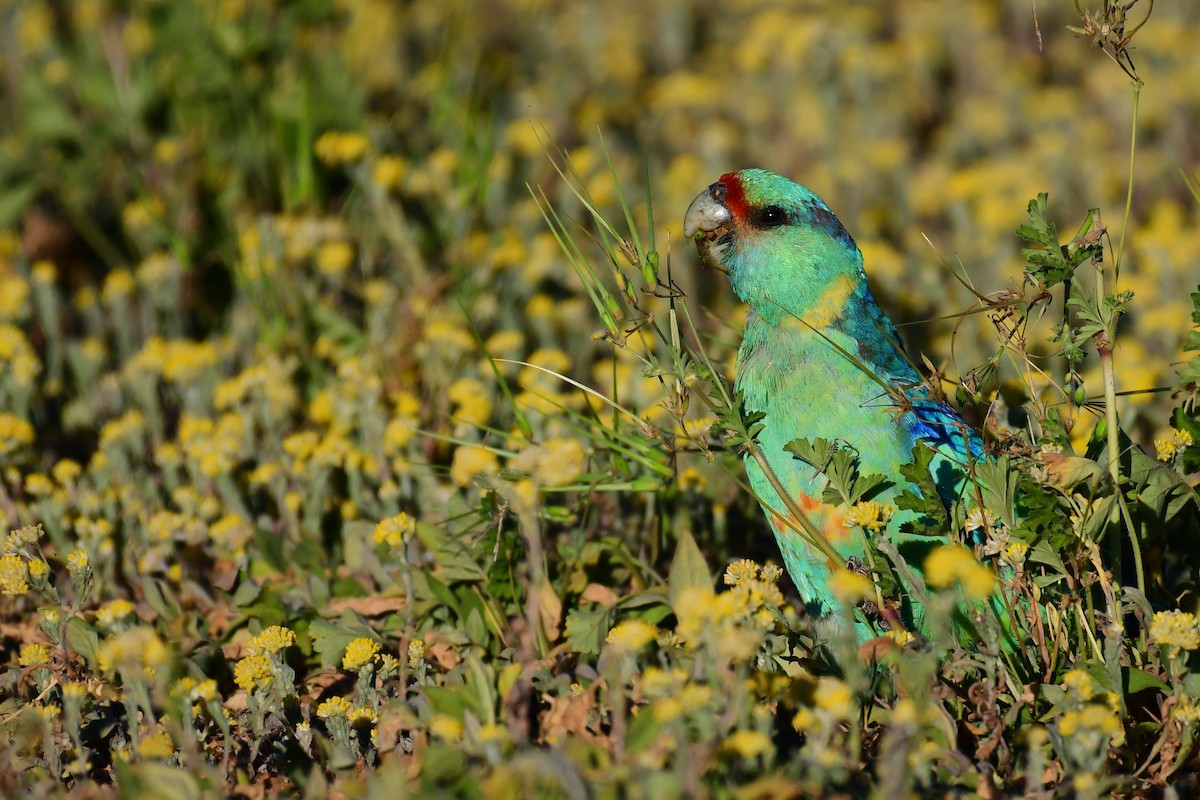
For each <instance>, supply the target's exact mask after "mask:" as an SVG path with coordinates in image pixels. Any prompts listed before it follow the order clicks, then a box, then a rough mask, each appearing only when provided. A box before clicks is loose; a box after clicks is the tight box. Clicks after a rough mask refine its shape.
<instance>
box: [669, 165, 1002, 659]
mask: <svg viewBox="0 0 1200 800" xmlns="http://www.w3.org/2000/svg"><path fill="white" fill-rule="evenodd" d="M684 235H685V237H687V238H689V239H694V240H695V242H696V245H697V249H698V251H699V255H700V258H701V261H702V262H704V263H705V264H707V265H708V266H710V267H712V268H715V269H717V270H719V271H721V272H724V273H725V274H726V276H727V277H728V280H729V283H730V285H731V287H732V289H733V291H734V293H735V294H736V295H737V296H738V298H739V299H740V300H741V301H742V302H744V303H745V304H746V305H747V306H748V307H749V308H748V311H747V317H746V322H745V326H744V330H743V332H742V342H741V346H740V348H739V350H738V354H737V361H736V378H735V381H734V386H735V389H736V391H737V393H738V395H739V396H740V397H741V398H742V402H743V404H744V407H745V410H746V412H747V413H748V414H753V415H761V418H760V419H759V422H760V423H761V428H760V430H759V431H758V433H757V437H756V442H757V444H758V447H759V449H760V451H761V454H762V457H763V459H764V460H765V462H766V464H767V465H768V466H769V468H770V471H771V472H773V473H774V477H775V478H777V480H775V481H772V480H771V478H770V477H769V476H768V474H767V473H766V471H764V469H763V468H762V466H761V464H760V462H759V460H758V459H757V458H756V457H754V456H753V455H752V454H751V453H749V452H746V453H745V455H744V457H743V461H744V466H745V469H746V472H747V477H748V479H749V484H750V487H751V489H752V490H753V492H754V494H755V496H756V497H757V498H758V499H759V502H760V504H761V506H762V508H763V511H764V512H765V514H766V517H767V519H768V522H769V524H770V526H771V528H772V530H773V532H774V534H775V539H776V541H777V543H778V545H779V549H780V553H781V555H782V557H783V561H784V566H785V567H786V569H787V571H788V574H789V575H790V576H791V578H792V581H793V583H794V584H795V586H796V589H797V591H798V592H799V594H800V597H801V599H802V601H803V602H804V604H805V606H806V608H807V610H808V612H809V614H811V615H814V616H815V617H817V618H824V619H830V618H840V612H841V611H842V606H841V604H840V603H839V602H838V601H837V599H836V598H835V596H834V594H833V593H832V592H831V591H830V588H829V584H828V581H829V579H830V577H831V576H832V575H833V573H834V572H835V571H837V570H842V569H849V570H851V571H857V572H859V573H860V574H865V573H866V570H865V569H864V566H863V565H864V560H865V559H867V558H868V555H867V553H866V552H865V551H866V549H867V546H866V540H865V536H867V535H871V536H887V537H889V538H890V540H891V541H892V542H893V543H894V544H895V545H896V547H897V551H898V552H899V553H900V555H901V556H902V557H903V558H904V559H905V562H906V563H907V564H908V565H910V566H911V567H913V568H915V569H917V570H919V569H920V567H921V564H922V563H923V562H924V557H925V555H927V554H928V552H930V551H931V550H932V549H933V548H934V547H936V546H938V545H941V544H946V543H947V542H948V539H947V538H946V537H945V536H944V535H942V536H938V535H930V534H928V533H922V534H917V533H913V532H909V533H906V532H904V531H902V529H901V526H902V525H903V523H904V522H906V521H910V520H912V519H913V518H914V517H916V516H917V514H916V512H913V511H904V510H896V509H894V508H893V509H891V510H893V511H895V513H893V514H892V516H891V517H890V518H888V519H883V518H882V517H883V515H880V517H881V518H880V519H878V520H876V521H874V523H873V524H871V525H863V526H862V531H863V533H862V534H859V533H858V532H857V530H858V526H857V525H856V524H855V523H854V522H853V521H852V519H851V518H848V513H849V511H848V509H846V508H845V507H844V506H843V504H840V503H839V504H834V503H829V502H826V499H827V498H824V499H823V494H824V492H825V488H826V486H827V478H826V477H825V475H824V474H822V473H821V472H820V471H819V470H818V469H816V468H815V467H813V466H812V465H810V464H808V463H806V462H805V461H803V460H801V459H798V458H796V457H795V455H794V454H793V453H792V452H789V450H788V449H787V445H788V444H789V443H791V442H793V441H794V440H796V439H800V438H803V439H808V440H810V441H812V440H816V439H825V440H827V441H828V442H835V443H837V445H838V446H840V447H848V448H850V449H851V450H852V451H853V452H855V453H856V454H857V458H858V467H859V469H860V470H861V471H862V473H863V474H867V473H876V474H879V475H882V476H883V477H885V478H886V479H887V480H886V482H884V483H883V484H882V485H881V487H880V488H879V490H878V492H877V493H876V494H875V495H874V496H873V497H872V498H871V500H872V501H874V502H877V503H879V504H880V506H884V505H889V504H891V503H893V502H894V500H895V499H896V497H897V496H898V495H899V494H900V493H902V492H903V491H904V490H905V489H907V488H912V486H911V484H910V483H909V482H908V481H907V480H906V479H905V478H904V477H903V476H902V474H901V471H900V467H901V466H902V465H904V464H907V463H909V462H911V461H912V460H913V453H914V446H915V445H917V444H918V443H925V444H926V445H928V446H929V447H930V448H931V449H932V451H933V453H934V455H933V460H932V461H931V471H932V477H933V479H934V481H935V483H936V487H937V491H938V495H939V496H940V499H941V501H942V502H943V503H945V504H946V505H947V506H949V505H950V504H951V503H952V502H953V501H954V500H955V498H956V497H959V496H960V495H962V494H963V493H964V492H967V491H968V490H969V486H970V475H971V471H972V466H973V464H975V463H977V462H978V461H980V460H982V459H984V458H986V457H987V456H986V455H985V452H984V445H983V442H982V439H981V438H980V436H979V434H978V432H976V431H975V430H974V429H973V428H971V427H970V426H969V425H967V423H966V422H965V421H964V420H963V418H962V417H961V416H960V415H959V413H958V412H957V411H956V410H955V409H954V408H953V407H951V406H950V405H949V404H948V403H947V402H946V401H945V400H943V399H941V398H940V397H938V396H935V395H934V394H933V392H932V390H931V388H930V387H929V386H928V385H927V384H925V383H924V382H923V381H922V379H921V376H920V374H919V373H918V371H917V370H916V368H915V367H914V366H913V364H912V362H911V360H910V359H909V358H908V356H907V355H906V353H905V350H904V347H903V345H902V343H901V340H900V336H899V334H898V332H897V330H896V327H895V325H894V324H893V323H892V321H891V320H890V319H889V318H888V316H887V315H886V314H885V313H884V311H883V309H882V308H881V307H880V305H879V303H878V302H877V301H876V299H875V296H874V294H873V293H872V292H871V288H870V286H869V285H868V283H867V276H866V272H865V271H864V268H863V258H862V253H861V252H860V251H859V249H858V245H857V244H855V241H854V239H853V238H852V237H851V235H850V233H849V232H848V231H847V230H846V228H845V227H844V226H843V225H842V223H841V221H840V220H839V219H838V217H837V216H836V215H835V214H834V212H833V211H831V210H830V208H829V206H827V205H826V204H825V202H824V201H823V200H821V198H820V197H818V196H817V195H816V194H814V193H813V192H812V191H810V190H809V189H807V188H805V187H804V186H801V185H800V184H798V183H795V182H793V181H791V180H789V179H788V178H785V177H783V176H781V175H778V174H775V173H773V172H769V171H766V170H762V169H745V170H742V171H740V172H731V173H728V174H725V175H722V176H721V177H720V179H718V180H717V181H716V182H715V183H713V184H712V185H710V186H709V187H708V188H707V189H705V190H704V191H703V192H701V193H700V194H699V195H698V196H697V197H696V199H695V200H694V201H693V202H692V203H691V205H690V206H689V208H688V209H687V213H686V215H685V218H684ZM781 490H782V492H783V493H785V494H786V495H787V496H788V498H789V500H790V501H791V502H790V503H789V502H785V500H784V498H783V497H781V495H780V491H781ZM797 508H798V509H800V510H801V511H802V512H803V515H804V516H805V517H807V522H808V524H809V526H810V529H813V528H815V529H816V531H817V532H819V535H820V536H821V537H823V538H824V540H825V541H826V542H828V543H829V545H831V546H832V550H831V549H830V548H824V549H822V548H819V547H816V546H814V545H813V544H812V542H811V540H806V538H805V537H804V536H802V535H801V534H800V533H799V532H798V531H797V527H799V526H798V525H797V520H796V519H795V518H794V517H795V516H796V515H795V513H794V512H795V509H797ZM876 508H878V507H876ZM789 509H791V510H789ZM868 528H869V529H870V530H868ZM833 551H836V554H837V556H838V559H839V560H840V562H841V563H838V562H837V561H835V560H834V558H833V557H832V552H833ZM884 605H885V606H886V608H874V607H872V606H871V604H870V603H864V604H862V605H860V606H859V609H860V610H864V617H865V618H866V619H870V620H871V621H873V622H874V621H878V622H879V623H880V624H879V627H881V628H883V629H884V630H888V629H889V628H892V627H896V626H897V625H899V626H901V627H904V628H905V629H911V630H916V631H924V629H925V619H924V609H923V608H921V607H920V604H919V603H917V602H916V601H915V600H913V599H912V598H911V597H901V598H898V599H895V600H894V601H891V602H888V603H885V604H884ZM889 612H890V613H889ZM861 621H862V620H861V619H860V622H861ZM856 629H857V632H858V633H859V638H860V639H866V638H868V637H869V636H870V635H873V634H872V633H871V628H870V627H869V626H867V625H863V624H858V625H856ZM864 631H865V632H864Z"/></svg>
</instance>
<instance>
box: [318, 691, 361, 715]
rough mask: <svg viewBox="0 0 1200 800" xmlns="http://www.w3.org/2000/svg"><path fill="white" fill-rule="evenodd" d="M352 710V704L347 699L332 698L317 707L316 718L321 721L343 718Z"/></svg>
mask: <svg viewBox="0 0 1200 800" xmlns="http://www.w3.org/2000/svg"><path fill="white" fill-rule="evenodd" d="M352 708H354V704H353V703H351V702H350V700H349V698H346V697H340V696H336V695H335V696H334V697H330V698H328V699H327V700H324V701H322V702H321V704H320V705H319V706H317V716H318V717H320V718H321V719H329V718H330V717H344V716H346V715H348V714H349V713H350V710H351V709H352Z"/></svg>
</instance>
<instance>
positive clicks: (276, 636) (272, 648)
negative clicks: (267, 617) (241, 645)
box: [246, 625, 296, 655]
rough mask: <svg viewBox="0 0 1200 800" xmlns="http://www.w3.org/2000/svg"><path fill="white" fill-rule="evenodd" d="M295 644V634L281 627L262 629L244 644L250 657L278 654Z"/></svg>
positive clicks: (273, 626) (274, 626)
mask: <svg viewBox="0 0 1200 800" xmlns="http://www.w3.org/2000/svg"><path fill="white" fill-rule="evenodd" d="M295 643H296V634H295V633H293V632H292V631H291V630H290V629H288V628H285V627H283V626H282V625H272V626H271V627H269V628H263V630H262V632H261V633H259V634H258V636H255V637H254V638H253V639H251V640H250V641H249V642H248V643H247V644H246V652H247V653H249V654H250V655H266V654H270V653H278V652H279V651H280V650H283V649H284V648H287V647H291V646H292V645H294V644H295Z"/></svg>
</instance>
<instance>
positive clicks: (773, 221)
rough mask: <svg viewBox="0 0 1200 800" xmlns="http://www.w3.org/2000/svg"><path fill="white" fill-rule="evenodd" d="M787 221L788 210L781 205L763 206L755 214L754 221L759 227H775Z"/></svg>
mask: <svg viewBox="0 0 1200 800" xmlns="http://www.w3.org/2000/svg"><path fill="white" fill-rule="evenodd" d="M785 222H787V212H786V211H784V210H783V209H782V208H780V207H779V206H763V207H762V208H760V209H759V210H758V213H757V214H755V215H754V223H755V225H756V227H759V228H775V227H778V226H779V225H782V224H783V223H785Z"/></svg>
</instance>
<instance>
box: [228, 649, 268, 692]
mask: <svg viewBox="0 0 1200 800" xmlns="http://www.w3.org/2000/svg"><path fill="white" fill-rule="evenodd" d="M272 680H274V676H273V675H272V673H271V662H270V661H269V660H268V659H267V657H266V656H264V655H250V656H246V657H245V658H243V659H242V660H241V661H239V662H237V663H236V664H234V666H233V682H234V683H236V684H237V685H238V686H240V687H241V688H243V689H245V690H246V691H247V692H252V691H254V690H255V689H256V688H259V687H261V688H266V687H267V686H270V685H271V681H272Z"/></svg>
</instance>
